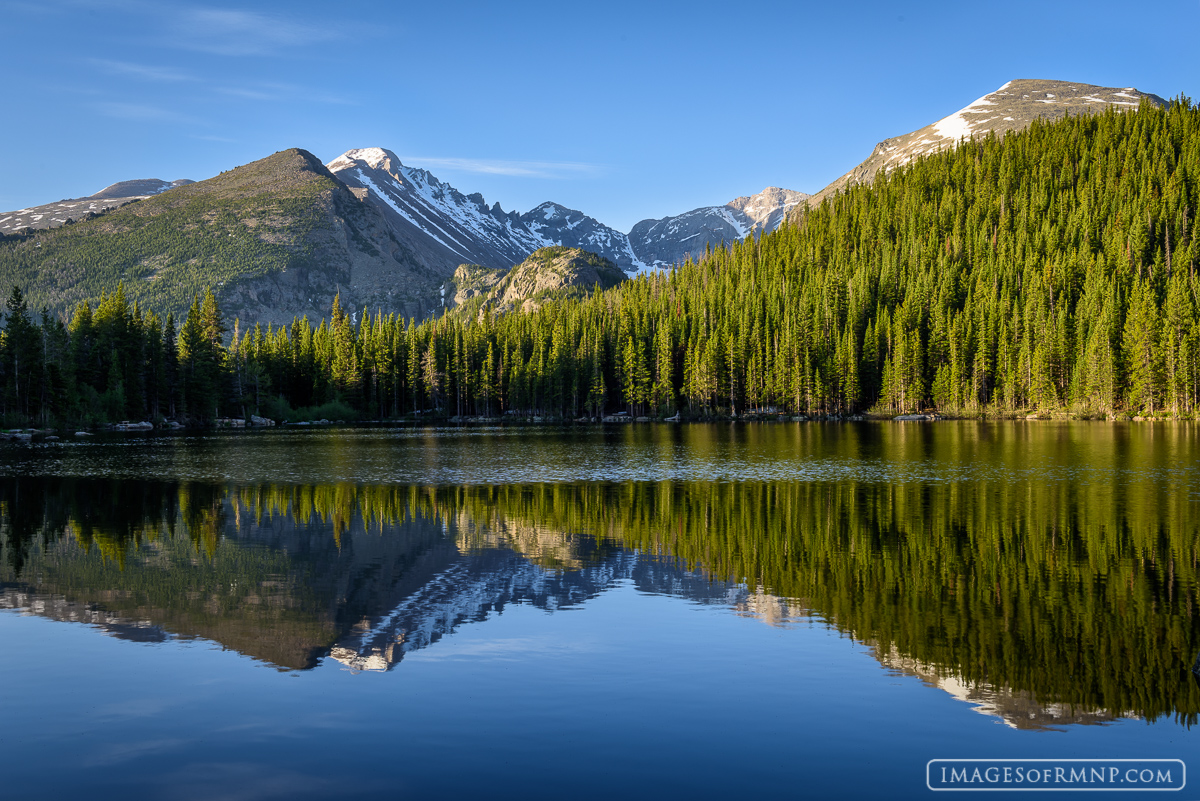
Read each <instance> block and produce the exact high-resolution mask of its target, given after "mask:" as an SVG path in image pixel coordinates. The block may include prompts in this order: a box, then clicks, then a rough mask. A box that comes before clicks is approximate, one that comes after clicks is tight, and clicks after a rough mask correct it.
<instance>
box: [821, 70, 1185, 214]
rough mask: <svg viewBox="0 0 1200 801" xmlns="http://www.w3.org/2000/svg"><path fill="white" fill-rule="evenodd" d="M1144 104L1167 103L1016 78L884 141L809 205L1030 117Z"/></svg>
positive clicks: (1130, 92) (1019, 126)
mask: <svg viewBox="0 0 1200 801" xmlns="http://www.w3.org/2000/svg"><path fill="white" fill-rule="evenodd" d="M1143 100H1145V101H1147V102H1150V103H1153V104H1154V105H1157V106H1164V105H1166V102H1167V101H1165V100H1163V99H1162V98H1161V97H1159V96H1158V95H1152V94H1147V93H1146V92H1139V91H1138V90H1137V89H1133V88H1125V89H1114V88H1109V87H1104V86H1092V85H1091V84H1086V83H1070V82H1067V81H1045V80H1032V79H1021V80H1015V81H1009V82H1008V83H1006V84H1004V86H1001V87H1000V88H999V89H997V90H996V91H994V92H992V93H991V94H987V95H984V96H983V97H981V98H979V99H978V100H976V101H975V102H974V103H971V104H970V105H969V106H967V107H965V108H962V109H959V110H958V111H956V112H954V113H953V114H951V115H950V116H948V117H944V118H942V119H940V120H938V121H937V122H935V123H932V124H930V125H926V126H925V127H924V128H921V129H919V130H916V131H913V132H912V133H907V134H904V135H903V136H896V137H893V138H891V139H884V140H883V141H882V142H880V143H879V144H878V145H876V146H875V150H874V151H873V152H872V153H871V155H870V156H869V157H868V158H867V160H866V161H864V162H862V163H861V164H859V165H858V166H857V167H855V168H854V169H852V170H850V172H848V173H846V174H845V175H843V176H842V177H840V178H838V179H837V180H836V181H834V182H833V183H831V184H830V185H829V186H827V187H825V188H824V189H822V190H821V191H820V192H817V193H816V194H815V195H813V196H812V197H811V198H809V201H808V202H809V204H820V202H821V201H822V200H824V199H825V198H827V197H830V196H831V195H833V194H835V193H837V192H840V191H842V190H843V189H845V188H846V186H848V185H849V186H854V185H856V184H869V183H871V182H872V181H874V180H875V177H876V176H877V175H879V174H880V173H887V172H890V171H891V170H894V169H896V168H897V167H903V166H904V165H906V164H908V163H909V162H911V161H912V160H913V159H915V158H919V157H920V156H926V155H929V154H931V153H936V152H938V151H940V150H944V149H946V148H950V147H954V146H956V145H957V144H958V143H959V142H960V141H962V140H964V139H970V138H972V137H975V136H986V135H987V134H988V133H989V132H994V133H995V134H996V135H997V136H1003V135H1004V134H1006V133H1008V132H1010V131H1020V130H1023V129H1025V128H1027V127H1029V124H1030V123H1032V122H1033V121H1034V120H1035V119H1042V120H1057V119H1061V118H1062V117H1063V116H1064V115H1066V114H1068V113H1069V114H1076V115H1077V114H1095V113H1097V112H1101V111H1105V110H1106V109H1108V108H1115V109H1117V110H1130V109H1136V108H1137V107H1138V105H1140V104H1141V102H1142V101H1143Z"/></svg>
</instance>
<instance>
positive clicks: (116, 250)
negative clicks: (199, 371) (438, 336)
mask: <svg viewBox="0 0 1200 801" xmlns="http://www.w3.org/2000/svg"><path fill="white" fill-rule="evenodd" d="M110 189H111V188H110ZM106 191H107V190H106ZM446 277H448V274H442V273H433V272H430V271H429V270H428V269H427V268H426V267H425V266H424V265H422V264H421V263H420V261H419V259H417V258H416V256H415V255H414V254H413V252H412V251H411V250H410V249H409V248H408V247H406V246H405V245H404V244H403V243H401V242H400V241H398V240H397V238H396V236H395V234H394V233H393V232H392V227H391V225H390V224H389V223H388V222H387V221H386V220H385V219H384V218H383V217H382V216H381V215H380V214H379V212H378V211H377V210H376V209H375V207H374V206H372V205H370V204H367V203H362V202H360V201H359V199H358V198H357V197H355V195H354V194H352V193H351V191H350V190H349V189H347V188H346V186H345V185H343V184H342V183H341V182H340V181H338V180H337V179H336V178H334V176H333V175H332V174H331V173H330V172H329V171H328V170H327V169H325V167H324V166H323V165H322V164H321V162H320V161H319V160H317V158H316V157H315V156H313V155H312V154H311V153H308V152H306V151H303V150H298V149H292V150H285V151H282V152H279V153H276V154H274V155H272V156H269V157H267V158H265V159H261V160H259V161H256V162H253V163H251V164H247V165H245V166H242V167H237V168H235V169H232V170H229V171H227V172H225V173H222V174H221V175H218V176H216V177H215V178H210V179H208V180H206V181H200V182H197V183H189V184H186V185H182V186H176V187H175V188H173V189H171V190H170V191H162V192H161V193H160V194H156V195H152V196H149V197H145V198H143V199H142V200H139V201H138V202H136V203H130V204H128V205H125V206H123V207H122V208H119V209H115V210H112V211H109V212H108V213H107V214H104V215H103V216H99V217H95V218H93V219H87V220H83V221H81V222H79V223H77V224H74V225H70V226H63V227H60V228H55V229H52V230H44V231H37V232H34V233H32V234H31V235H29V236H24V237H19V238H17V239H16V241H9V242H6V243H3V244H0V286H12V285H14V284H16V285H18V286H20V287H22V289H23V290H24V291H25V293H26V296H27V298H28V300H29V302H30V306H31V307H33V308H38V307H40V306H43V305H45V306H48V307H49V308H50V309H51V310H52V311H58V312H62V311H66V310H69V309H70V308H72V307H73V306H74V305H75V304H77V303H78V302H79V301H81V300H91V301H95V300H96V299H97V298H98V297H99V296H100V294H101V293H102V292H112V291H114V290H115V289H116V287H117V284H118V283H119V282H124V288H125V294H126V296H127V297H128V298H129V299H130V300H131V301H133V300H136V301H139V302H141V303H142V305H143V306H144V307H148V308H152V309H155V310H158V311H160V312H164V313H165V312H166V311H168V310H174V311H176V312H177V313H178V312H180V311H182V310H184V309H186V307H187V306H188V305H189V304H190V302H191V299H192V297H193V296H194V295H195V294H196V293H198V292H200V291H203V289H204V288H205V287H209V286H211V287H212V288H213V289H214V290H216V292H217V295H218V299H219V300H220V302H221V306H222V309H223V310H224V311H225V313H226V315H227V316H228V317H229V318H230V319H232V318H233V317H241V318H242V319H243V320H254V321H262V322H264V323H267V322H275V323H282V322H286V321H289V320H290V319H291V318H292V316H293V315H294V314H308V315H310V316H322V315H325V314H327V313H328V309H329V305H330V302H331V301H332V299H333V296H334V295H335V294H336V293H337V292H339V291H340V292H341V295H342V303H343V306H344V307H346V308H351V309H353V308H361V307H362V306H364V305H369V306H370V307H371V308H377V307H378V308H383V309H386V310H389V311H399V312H401V313H403V314H406V315H411V316H424V315H425V314H426V313H428V312H430V311H431V310H432V307H431V306H430V301H431V299H432V298H434V297H436V294H437V289H438V286H439V285H440V284H441V283H442V281H443V280H444V279H445V278H446Z"/></svg>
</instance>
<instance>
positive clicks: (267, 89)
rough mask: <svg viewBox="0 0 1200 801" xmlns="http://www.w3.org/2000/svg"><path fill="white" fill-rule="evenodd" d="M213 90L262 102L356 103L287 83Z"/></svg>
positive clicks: (256, 84)
mask: <svg viewBox="0 0 1200 801" xmlns="http://www.w3.org/2000/svg"><path fill="white" fill-rule="evenodd" d="M213 91H214V92H216V93H217V94H221V95H227V96H229V97H238V98H242V99H244V100H257V101H261V102H281V101H289V102H292V101H308V102H313V103H334V104H337V105H355V103H354V101H352V100H348V99H346V98H344V97H339V96H337V95H330V94H326V93H323V92H314V91H312V90H311V89H307V88H305V87H303V86H296V85H295V84H287V83H253V84H247V85H244V86H218V87H216V88H214V89H213Z"/></svg>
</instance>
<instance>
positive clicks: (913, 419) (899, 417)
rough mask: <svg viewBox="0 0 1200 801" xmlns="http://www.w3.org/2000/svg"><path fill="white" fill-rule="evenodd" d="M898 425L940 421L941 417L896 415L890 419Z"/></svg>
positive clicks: (931, 415)
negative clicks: (898, 423)
mask: <svg viewBox="0 0 1200 801" xmlns="http://www.w3.org/2000/svg"><path fill="white" fill-rule="evenodd" d="M892 419H893V420H895V421H897V422H900V423H915V422H920V421H925V420H941V419H942V417H941V415H938V414H898V415H896V416H895V417H893V418H892Z"/></svg>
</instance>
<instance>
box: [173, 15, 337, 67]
mask: <svg viewBox="0 0 1200 801" xmlns="http://www.w3.org/2000/svg"><path fill="white" fill-rule="evenodd" d="M171 13H172V17H171V19H170V20H169V21H168V26H169V29H170V31H171V34H172V39H173V40H174V43H175V44H178V45H179V46H181V47H184V48H187V49H191V50H199V51H201V52H205V53H214V54H217V55H222V56H255V55H265V54H269V53H275V52H277V51H279V50H282V49H286V48H291V47H306V46H309V45H314V44H319V43H321V42H330V41H333V40H335V39H337V38H339V35H338V34H337V32H336V31H334V30H333V29H331V28H330V27H329V26H322V25H315V24H309V23H305V22H298V21H296V20H294V19H292V18H288V17H284V16H281V15H277V14H264V13H261V12H258V11H242V10H234V9H221V8H203V7H195V6H193V7H190V8H189V7H186V6H185V7H182V8H178V7H177V8H175V9H173V11H172V12H171Z"/></svg>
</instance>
